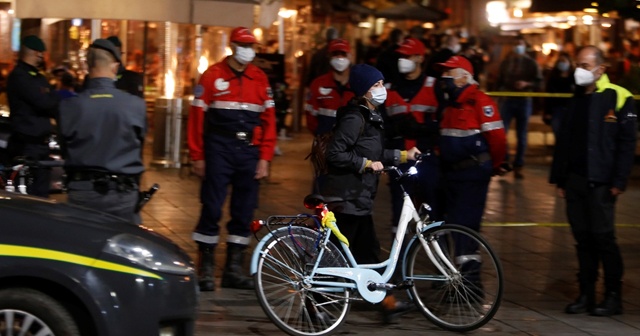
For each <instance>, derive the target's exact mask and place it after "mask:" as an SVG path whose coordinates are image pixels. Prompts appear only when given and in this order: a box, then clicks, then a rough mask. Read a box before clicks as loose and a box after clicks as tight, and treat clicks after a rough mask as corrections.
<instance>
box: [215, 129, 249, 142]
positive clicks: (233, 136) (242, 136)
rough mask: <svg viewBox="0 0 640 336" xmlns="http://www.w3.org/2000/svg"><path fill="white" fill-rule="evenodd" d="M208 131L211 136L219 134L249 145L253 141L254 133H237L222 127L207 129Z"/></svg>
mask: <svg viewBox="0 0 640 336" xmlns="http://www.w3.org/2000/svg"><path fill="white" fill-rule="evenodd" d="M207 131H208V133H210V134H217V135H221V136H223V137H226V138H231V139H237V140H241V141H245V142H247V143H249V142H251V139H253V132H249V131H238V132H236V131H232V130H228V129H226V128H224V127H220V126H210V127H208V128H207Z"/></svg>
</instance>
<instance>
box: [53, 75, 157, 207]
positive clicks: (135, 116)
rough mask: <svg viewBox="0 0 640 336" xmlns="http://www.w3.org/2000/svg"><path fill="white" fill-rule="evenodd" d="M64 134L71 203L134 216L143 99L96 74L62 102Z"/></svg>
mask: <svg viewBox="0 0 640 336" xmlns="http://www.w3.org/2000/svg"><path fill="white" fill-rule="evenodd" d="M59 127H60V133H61V136H62V139H61V140H62V141H63V148H64V149H63V150H64V157H65V166H66V169H67V174H68V178H69V184H68V189H69V203H74V204H79V205H83V206H87V207H90V208H95V209H98V210H101V211H104V212H107V213H110V214H113V215H116V216H119V217H122V218H124V219H126V220H133V219H134V209H135V206H136V204H137V201H138V180H139V177H140V174H142V172H144V165H143V163H142V144H143V140H144V136H145V133H146V131H147V120H146V107H145V102H144V100H142V99H140V98H138V97H135V96H133V95H131V94H128V93H126V92H123V91H121V90H118V89H117V88H116V87H115V84H114V81H113V80H112V79H110V78H92V79H90V80H89V83H88V85H87V89H86V90H85V91H83V92H82V93H80V94H79V95H78V97H73V98H69V99H66V100H64V101H63V102H62V103H61V105H60V117H59Z"/></svg>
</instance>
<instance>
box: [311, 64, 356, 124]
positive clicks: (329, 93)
mask: <svg viewBox="0 0 640 336" xmlns="http://www.w3.org/2000/svg"><path fill="white" fill-rule="evenodd" d="M347 87H348V86H347ZM353 96H354V94H353V91H351V90H350V89H347V90H345V91H344V92H342V94H340V92H339V91H338V86H337V85H336V81H335V80H334V79H333V72H327V73H326V74H324V75H322V76H320V77H318V78H316V79H314V80H313V82H311V87H310V88H309V96H308V97H307V104H306V106H305V111H306V115H307V128H308V129H309V130H310V131H311V133H313V134H316V135H317V134H323V133H326V132H329V131H331V129H332V128H333V125H334V124H335V123H336V111H337V110H338V108H340V107H342V106H345V105H346V104H347V102H349V100H351V98H353Z"/></svg>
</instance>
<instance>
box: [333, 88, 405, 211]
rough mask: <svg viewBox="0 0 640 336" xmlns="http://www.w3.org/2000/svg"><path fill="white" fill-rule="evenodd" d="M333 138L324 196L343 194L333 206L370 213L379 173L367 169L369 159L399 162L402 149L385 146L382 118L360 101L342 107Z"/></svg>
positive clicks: (392, 162)
mask: <svg viewBox="0 0 640 336" xmlns="http://www.w3.org/2000/svg"><path fill="white" fill-rule="evenodd" d="M336 119H337V120H336V125H335V128H334V133H333V137H332V139H331V141H330V143H329V145H328V146H327V151H326V159H327V164H328V167H329V168H328V171H329V173H328V175H327V178H326V182H325V183H323V187H322V190H321V192H322V195H323V196H325V197H339V198H342V199H343V200H344V202H340V203H334V204H333V206H332V209H334V210H335V211H339V212H341V213H345V214H350V215H360V216H362V215H369V214H371V211H372V208H373V200H374V198H375V196H376V191H377V189H378V175H376V174H373V173H371V172H365V165H366V163H367V160H371V161H381V162H382V163H384V164H392V165H398V164H399V163H400V162H399V161H400V150H393V149H384V143H383V137H384V134H383V129H382V117H381V116H380V114H379V113H378V111H376V110H369V109H368V108H367V107H366V106H365V105H362V104H360V103H358V101H357V100H352V101H350V102H349V103H348V104H347V105H346V106H344V107H341V108H340V109H338V112H337V118H336Z"/></svg>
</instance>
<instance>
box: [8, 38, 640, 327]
mask: <svg viewBox="0 0 640 336" xmlns="http://www.w3.org/2000/svg"><path fill="white" fill-rule="evenodd" d="M410 33H411V34H405V33H404V32H403V31H401V30H394V31H392V32H391V33H390V34H389V40H388V42H387V43H386V44H385V46H384V47H382V46H375V48H376V50H375V52H374V50H370V51H369V52H368V53H367V54H366V57H363V58H362V59H361V60H360V61H358V57H356V55H354V48H352V46H351V45H350V43H349V42H348V41H347V40H345V39H341V38H340V37H339V36H338V34H337V31H336V30H335V29H329V30H328V31H327V34H326V38H327V44H326V46H324V47H323V48H322V49H320V50H319V51H318V53H317V54H316V56H315V57H313V58H312V64H311V66H310V68H311V69H314V70H322V69H324V70H322V71H323V72H319V73H316V74H314V75H310V76H309V77H308V78H306V79H305V80H306V82H307V83H308V90H309V92H308V98H307V101H306V105H305V109H304V113H305V114H306V125H307V127H308V129H309V131H310V132H311V133H312V134H313V135H314V146H316V145H318V144H324V146H323V147H322V148H320V149H317V148H316V149H315V155H314V157H313V160H314V168H315V175H314V176H315V179H314V183H313V186H311V189H312V190H313V191H314V192H317V193H321V194H323V195H325V196H332V197H335V198H337V199H338V201H336V202H333V203H332V204H331V210H332V211H334V212H335V214H336V219H337V224H338V227H339V228H340V230H341V231H342V233H343V234H344V236H345V237H346V238H347V239H348V240H349V241H350V242H352V243H351V244H350V245H349V246H350V249H351V250H352V251H353V255H354V257H355V259H356V261H357V262H358V263H377V262H379V259H378V256H379V253H380V246H379V244H378V243H377V241H378V239H377V237H376V232H375V229H374V227H375V226H374V223H373V216H372V210H373V203H374V197H375V195H376V192H377V188H378V183H379V176H378V175H377V174H374V173H373V172H376V171H380V170H382V169H383V167H384V165H385V164H393V165H403V164H408V163H409V162H411V161H415V160H416V158H417V155H419V154H421V153H422V154H428V155H424V156H423V157H424V158H423V160H422V161H421V163H420V167H419V175H418V176H417V179H416V182H415V183H414V184H413V185H412V186H411V188H412V192H411V194H412V195H414V196H415V198H416V201H418V202H427V203H429V204H431V205H432V217H433V218H434V219H437V220H441V219H442V220H446V221H449V222H455V223H457V224H461V225H464V226H466V227H468V228H471V229H473V230H476V231H479V230H480V228H481V223H482V216H483V213H484V208H485V203H486V200H487V193H488V189H489V182H490V180H491V178H492V177H493V176H497V175H500V176H502V175H505V174H506V173H508V172H509V171H511V170H513V171H514V177H515V178H516V179H522V178H524V173H523V170H522V168H523V166H524V157H525V155H524V153H525V149H526V138H527V122H528V118H529V117H530V116H531V114H532V110H533V102H532V100H531V98H528V97H513V98H511V97H510V98H508V99H503V100H501V101H500V103H499V104H498V103H496V102H495V101H494V100H493V99H492V98H491V97H489V96H488V95H487V94H485V93H484V92H483V90H482V89H481V87H482V86H481V85H480V83H479V80H482V78H483V77H482V76H480V74H481V72H482V71H483V69H484V67H485V64H484V62H485V61H486V58H485V56H484V55H485V53H484V52H483V51H482V49H481V48H480V47H479V46H478V45H475V44H474V43H475V42H473V39H471V38H467V39H465V40H466V41H467V42H465V44H464V45H463V44H462V43H461V37H460V36H456V35H447V36H443V37H442V38H440V39H435V40H434V39H432V38H425V36H424V34H422V33H423V32H422V31H421V30H418V29H413V30H412V31H411V32H410ZM438 40H441V41H442V43H441V44H440V45H437V43H435V42H434V41H438ZM229 41H230V47H231V51H232V53H231V55H229V56H227V57H226V58H224V59H223V60H221V61H220V62H218V63H216V64H214V65H212V66H210V67H209V68H208V69H207V70H206V71H205V72H204V73H203V74H202V76H201V77H200V79H199V82H198V85H197V86H195V88H194V92H193V95H194V100H193V102H192V106H191V111H190V115H189V120H188V126H187V130H188V134H187V139H188V140H187V142H188V146H189V154H190V158H191V162H192V170H193V173H194V174H195V175H196V176H198V177H199V178H201V182H202V184H201V190H200V198H201V203H202V209H201V214H200V219H199V221H198V223H197V225H196V227H195V229H194V231H193V234H192V238H193V240H194V241H195V243H196V244H197V246H198V263H197V268H198V277H199V286H200V290H201V291H214V290H215V289H216V279H215V257H214V253H215V250H216V248H217V246H218V245H219V244H221V243H222V242H221V241H220V234H221V226H220V223H219V222H220V220H221V218H222V214H223V206H224V204H225V200H226V198H227V195H228V194H229V192H230V202H229V207H230V211H229V213H230V217H231V219H230V220H229V222H228V223H227V224H226V229H227V235H226V242H224V243H225V245H226V262H225V266H224V271H223V274H222V281H221V286H222V287H226V288H237V289H253V288H254V283H253V280H252V279H251V278H250V277H247V276H245V275H244V274H243V260H244V254H245V251H246V249H247V247H248V245H249V242H250V223H251V221H252V219H253V213H254V210H255V208H256V207H257V206H258V195H259V187H260V180H261V179H263V178H265V177H267V176H268V175H269V166H270V161H271V160H272V159H273V157H274V154H275V149H276V141H277V138H278V129H279V128H282V120H280V121H278V120H277V111H276V110H277V109H284V110H286V109H287V107H288V106H287V107H284V105H282V102H278V99H279V98H278V96H276V97H274V88H272V87H271V85H270V83H269V80H268V78H267V76H266V75H265V73H264V72H263V71H262V70H261V69H260V68H258V67H257V66H255V65H254V64H252V61H253V60H254V58H255V56H256V53H255V45H256V44H257V43H258V40H257V39H256V37H255V36H254V35H253V33H252V32H251V31H250V30H249V29H247V28H245V27H237V28H235V29H233V31H232V32H231V35H230V39H229ZM511 47H512V52H511V53H510V54H509V55H508V56H507V57H506V58H505V59H504V60H501V61H500V66H499V71H498V76H497V80H496V81H495V83H494V85H495V87H496V89H497V90H504V91H510V92H520V93H526V92H530V91H535V90H540V89H541V88H542V87H543V86H545V83H544V77H543V68H542V67H541V66H540V65H539V64H538V63H537V62H536V61H535V59H534V58H532V57H530V56H529V55H528V54H527V48H528V46H527V43H526V41H525V40H524V39H523V38H517V39H515V40H514V42H513V44H512V45H511ZM45 50H46V48H45V45H44V43H43V42H42V40H40V39H39V38H38V37H36V36H27V37H25V38H24V39H23V40H22V45H21V49H20V55H19V62H18V64H17V65H16V66H15V68H14V70H13V71H12V72H11V74H10V76H9V78H8V83H7V90H8V100H9V105H10V109H11V115H10V120H11V125H12V134H11V138H10V141H9V151H10V152H11V155H12V156H29V157H32V158H34V159H40V160H45V159H47V157H48V155H49V152H48V151H49V149H48V147H47V146H46V143H45V141H46V139H47V138H48V136H49V135H50V134H51V132H52V131H53V126H52V123H51V120H52V119H55V120H56V121H57V123H56V124H57V127H58V133H59V136H60V141H61V145H62V148H63V156H64V159H65V168H66V171H67V175H68V178H69V181H68V185H67V187H68V190H69V202H71V203H75V204H80V205H84V206H88V207H93V208H96V209H99V210H101V211H106V212H109V213H111V214H113V215H115V216H118V217H120V218H122V219H124V220H127V221H130V222H132V223H136V222H139V218H137V216H136V204H137V196H138V184H139V178H140V175H141V174H142V173H143V172H144V165H143V163H142V147H143V144H144V137H145V134H146V132H147V122H146V112H145V110H146V109H145V104H144V100H143V99H142V98H141V97H140V96H141V90H142V87H141V85H140V83H141V81H140V77H139V76H138V74H135V73H133V74H127V73H126V72H125V71H124V70H123V68H122V66H121V64H122V60H121V51H120V49H119V40H117V38H108V39H97V40H95V41H94V42H93V43H92V44H91V45H90V46H89V49H88V68H89V75H88V79H87V80H86V81H85V82H84V83H83V84H82V85H78V84H77V83H74V79H73V77H70V76H69V74H68V73H67V72H66V71H60V72H59V73H57V75H58V76H59V79H58V83H59V86H58V88H57V89H56V90H53V89H52V88H51V86H50V83H49V82H48V81H47V79H46V78H45V77H44V76H43V75H42V74H41V72H40V69H39V65H40V64H41V62H42V59H43V52H44V51H45ZM314 62H315V64H314ZM605 64H606V58H605V54H604V53H603V52H602V51H601V50H600V49H599V48H597V47H595V46H586V47H584V48H581V49H579V50H578V51H577V52H576V53H575V55H574V54H570V53H559V54H558V55H557V60H556V61H555V64H554V66H553V69H552V70H551V71H550V72H549V74H548V82H547V83H546V88H547V89H548V90H550V91H551V92H559V93H574V97H573V99H565V100H557V101H556V100H547V101H546V105H545V107H544V111H545V112H544V114H545V117H544V118H545V120H548V121H549V123H550V124H551V125H553V131H554V133H555V134H556V135H557V144H556V147H555V156H554V162H553V166H552V173H551V179H550V181H551V182H552V183H555V184H557V185H558V194H559V195H560V196H561V197H566V199H567V215H568V220H569V223H570V224H571V227H572V231H573V234H574V237H575V240H576V242H577V245H576V248H577V255H578V261H579V266H580V270H579V274H578V282H579V284H580V292H581V295H580V297H579V298H578V299H577V300H576V302H573V303H571V304H570V305H569V306H567V307H566V312H567V313H582V312H589V313H591V314H593V315H598V316H610V315H614V314H620V313H622V304H621V285H620V283H621V278H622V272H623V266H622V260H621V257H620V251H619V248H618V246H617V244H616V240H615V231H614V220H613V212H614V211H613V210H614V206H615V200H616V198H617V197H618V196H619V195H620V194H622V192H623V191H624V190H625V188H626V185H627V179H628V176H629V174H630V170H631V167H632V164H633V158H634V155H635V144H636V132H637V123H636V112H635V105H634V101H633V97H632V96H631V94H630V93H629V91H627V90H626V89H624V88H622V87H620V86H617V85H615V84H612V83H611V82H610V81H609V78H608V76H607V74H606V66H605ZM125 79H126V80H125ZM121 81H126V83H121ZM125 84H126V85H125ZM76 91H78V92H76ZM274 98H276V99H275V101H274ZM585 115H588V116H589V118H586V117H584V116H585ZM512 119H513V120H515V123H516V133H517V140H518V145H517V148H516V151H515V153H516V154H515V156H514V157H513V158H511V156H510V155H509V151H508V149H507V137H506V134H507V131H508V127H509V124H510V123H511V120H512ZM587 153H588V155H587ZM33 173H34V174H33V176H34V182H33V183H32V184H30V185H29V189H28V192H29V193H30V194H33V195H38V196H45V197H46V196H47V195H48V179H49V177H48V171H47V170H46V169H36V170H34V172H33ZM390 190H391V193H392V204H391V207H392V213H393V216H392V220H391V222H392V225H391V226H390V232H391V233H392V234H393V233H394V232H395V228H394V227H395V225H397V223H398V218H399V215H400V211H401V204H402V203H401V202H402V194H401V193H400V191H399V190H400V188H399V187H398V186H397V185H394V184H393V182H392V183H391V185H390ZM475 250H476V247H475V246H471V245H469V246H466V247H465V248H461V249H459V251H456V253H457V255H456V260H457V261H458V262H457V265H456V266H457V267H458V268H459V269H460V270H462V271H464V272H465V274H467V273H468V274H479V272H478V271H479V269H481V267H482V261H481V260H478V259H477V258H476V257H475V256H476V251H475ZM599 262H602V264H603V266H604V279H605V289H606V291H605V293H606V294H605V298H604V299H603V300H602V301H601V302H600V303H597V304H596V298H595V283H596V280H597V269H598V263H599ZM467 280H468V281H469V282H471V283H473V284H475V285H476V286H478V287H479V288H481V286H482V284H481V279H480V278H479V277H476V278H469V279H467ZM383 308H384V309H383V312H384V313H385V315H384V316H385V317H386V318H388V317H389V316H392V315H394V314H396V313H398V312H401V311H403V310H405V308H406V307H405V306H403V305H402V304H401V303H399V302H396V301H395V299H394V298H393V296H388V298H387V299H385V301H383Z"/></svg>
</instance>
